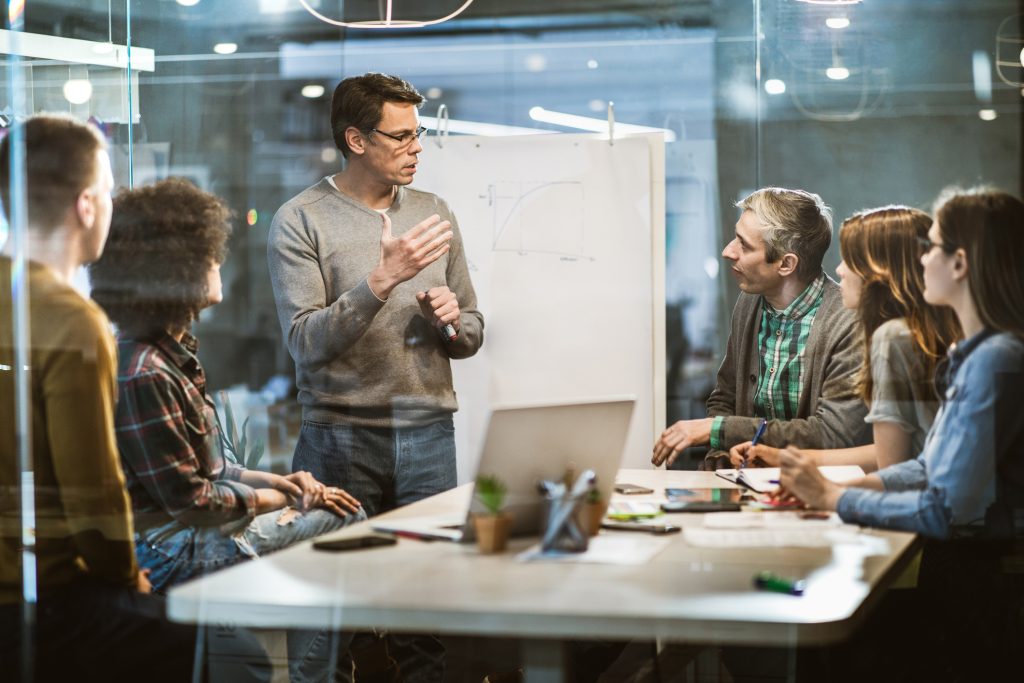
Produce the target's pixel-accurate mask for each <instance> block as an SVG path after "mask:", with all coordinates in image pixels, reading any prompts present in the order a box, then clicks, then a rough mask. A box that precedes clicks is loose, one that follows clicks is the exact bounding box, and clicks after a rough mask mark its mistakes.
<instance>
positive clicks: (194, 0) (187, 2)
mask: <svg viewBox="0 0 1024 683" xmlns="http://www.w3.org/2000/svg"><path fill="white" fill-rule="evenodd" d="M178 4H179V5H182V6H183V7H192V6H193V5H198V4H199V0H178Z"/></svg>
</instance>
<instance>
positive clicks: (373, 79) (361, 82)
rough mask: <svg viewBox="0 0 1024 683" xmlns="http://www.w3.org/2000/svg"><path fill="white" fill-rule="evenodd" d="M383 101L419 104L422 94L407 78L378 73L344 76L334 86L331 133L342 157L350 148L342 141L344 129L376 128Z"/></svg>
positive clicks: (346, 155) (421, 101)
mask: <svg viewBox="0 0 1024 683" xmlns="http://www.w3.org/2000/svg"><path fill="white" fill-rule="evenodd" d="M385 102H406V103H408V104H414V105H416V106H417V107H418V106H420V105H421V104H423V96H422V95H420V94H419V93H418V92H417V91H416V88H414V87H413V86H412V84H411V83H409V82H408V81H406V80H404V79H402V78H399V77H398V76H390V75H388V74H378V73H368V74H363V75H362V76H352V77H351V78H346V79H345V80H343V81H342V82H341V83H339V84H338V87H337V88H335V89H334V97H333V98H332V99H331V134H332V135H333V136H334V144H335V145H336V146H337V147H338V149H339V150H341V153H342V155H343V156H344V157H345V158H346V159H347V158H348V154H349V152H350V151H352V150H350V149H349V147H348V143H347V142H345V131H346V130H348V129H349V128H355V129H357V130H361V131H363V132H364V133H365V132H368V131H369V130H370V129H371V128H374V127H376V125H377V124H378V123H380V119H381V116H383V113H382V112H383V110H384V103H385Z"/></svg>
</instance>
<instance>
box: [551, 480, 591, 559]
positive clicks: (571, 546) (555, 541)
mask: <svg viewBox="0 0 1024 683" xmlns="http://www.w3.org/2000/svg"><path fill="white" fill-rule="evenodd" d="M581 507H583V497H582V496H572V495H569V494H565V495H563V496H560V497H557V498H548V499H547V500H546V501H545V505H544V515H543V517H542V521H541V552H545V553H582V552H586V550H587V544H588V541H589V537H588V535H587V533H586V531H585V530H583V529H581V528H580V523H579V517H580V515H579V514H578V513H579V510H580V509H581Z"/></svg>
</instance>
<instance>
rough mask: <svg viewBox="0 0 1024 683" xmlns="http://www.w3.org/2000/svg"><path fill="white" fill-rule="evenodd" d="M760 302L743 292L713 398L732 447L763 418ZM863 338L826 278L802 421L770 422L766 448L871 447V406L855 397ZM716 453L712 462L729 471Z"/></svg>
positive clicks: (810, 347) (804, 383) (807, 360)
mask: <svg viewBox="0 0 1024 683" xmlns="http://www.w3.org/2000/svg"><path fill="white" fill-rule="evenodd" d="M760 322H761V297H760V296H756V295H752V294H744V293H742V292H741V293H740V296H739V299H738V300H737V301H736V308H734V309H733V312H732V332H731V334H730V335H729V342H728V345H727V347H726V351H725V359H724V360H723V361H722V366H721V367H720V368H719V369H718V382H717V384H716V386H715V389H714V391H712V392H711V396H710V397H709V398H708V403H707V407H708V415H709V416H711V417H714V416H717V415H723V416H725V422H724V423H723V425H722V438H723V440H724V441H725V445H726V447H732V446H735V445H736V444H738V443H742V442H744V441H749V440H750V439H752V438H753V436H754V433H755V432H756V431H757V427H758V425H759V424H760V422H761V420H760V419H759V418H755V417H752V416H753V414H754V389H755V388H756V386H757V376H758V372H759V371H760V361H761V359H760V355H759V353H758V348H757V331H758V327H759V325H760ZM863 343H864V341H863V337H862V335H861V333H860V330H859V326H858V325H857V317H856V315H855V314H854V313H853V311H850V310H847V309H845V308H843V303H842V297H841V295H840V293H839V286H838V285H836V283H835V282H833V281H832V280H830V279H827V278H826V280H825V291H824V294H823V299H822V301H821V308H819V309H818V313H817V314H816V315H815V317H814V323H812V325H811V334H810V336H809V337H808V339H807V348H806V350H805V351H804V359H803V363H804V365H803V371H802V373H801V387H800V404H799V406H798V408H797V419H794V420H788V421H783V420H771V421H769V422H768V429H767V430H766V431H765V434H764V438H763V439H762V443H765V444H767V445H769V446H776V447H782V446H786V445H788V444H792V445H794V446H798V447H801V448H847V447H850V446H860V445H862V444H866V443H871V428H870V426H869V425H867V424H865V422H864V416H865V415H867V406H866V405H865V404H864V401H862V400H861V399H860V397H859V396H858V395H857V391H856V376H857V371H858V370H859V368H860V364H861V359H862V358H863V350H862V349H863V346H862V345H863ZM723 455H727V453H725V452H724V451H711V452H710V453H709V454H708V456H707V460H706V462H707V464H709V465H710V464H712V463H713V464H714V465H716V466H725V467H730V466H731V465H729V464H728V461H727V460H724V459H723V458H721V456H723Z"/></svg>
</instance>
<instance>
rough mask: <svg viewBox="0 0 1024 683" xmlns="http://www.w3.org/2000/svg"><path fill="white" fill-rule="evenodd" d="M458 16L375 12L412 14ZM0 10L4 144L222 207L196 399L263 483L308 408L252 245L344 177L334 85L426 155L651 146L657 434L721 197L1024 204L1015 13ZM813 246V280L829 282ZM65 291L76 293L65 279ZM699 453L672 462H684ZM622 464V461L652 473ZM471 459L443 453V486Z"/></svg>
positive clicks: (694, 358) (11, 376) (35, 4)
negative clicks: (406, 133)
mask: <svg viewBox="0 0 1024 683" xmlns="http://www.w3.org/2000/svg"><path fill="white" fill-rule="evenodd" d="M243 4H244V9H243V8H241V7H240V6H241V5H243ZM458 4H461V3H453V2H445V1H443V0H432V1H431V2H416V3H412V2H407V3H399V2H397V1H396V2H395V3H394V5H395V11H396V13H397V12H398V11H406V12H410V14H408V17H407V18H408V19H410V20H416V21H421V22H427V21H430V20H432V19H434V18H439V17H442V16H444V15H445V14H447V13H448V12H450V11H451V10H452V9H453V6H455V5H458ZM9 5H10V8H11V11H10V13H9V14H10V16H9V18H8V24H7V30H5V31H4V32H3V36H2V37H0V52H3V53H4V61H5V70H4V75H3V80H2V82H0V98H2V102H0V126H3V129H2V131H0V132H2V134H6V133H7V132H8V130H9V125H10V123H11V122H12V121H15V120H19V119H22V118H24V117H25V116H27V115H29V114H32V113H36V112H42V111H51V112H52V111H61V112H69V113H71V114H72V115H74V116H76V117H79V118H81V119H83V120H84V119H89V120H91V121H93V122H94V123H95V124H96V125H97V126H99V128H100V129H101V131H102V132H103V134H104V136H105V137H106V138H107V140H108V143H109V146H110V153H111V158H112V165H113V171H114V177H115V181H116V185H117V187H138V186H142V185H145V184H147V183H150V182H153V181H156V180H159V179H163V178H166V177H169V176H182V177H185V178H187V179H189V180H190V181H192V182H194V183H195V184H196V185H197V186H199V187H200V188H202V189H204V190H207V191H210V192H213V193H215V194H217V195H219V196H220V197H222V198H223V199H224V200H225V201H226V202H227V204H228V205H229V206H230V208H231V209H232V211H233V218H232V224H233V226H234V230H233V233H232V236H231V238H230V245H229V246H230V256H229V257H228V259H227V261H226V262H225V263H224V265H223V269H222V277H223V288H224V302H223V303H222V304H220V305H218V306H216V307H215V308H212V309H208V310H206V311H204V312H203V314H202V315H201V316H200V318H199V320H198V321H196V323H195V324H194V326H193V331H194V333H195V334H196V336H198V337H199V338H200V339H201V340H202V346H201V350H200V359H201V360H202V362H203V364H204V366H205V368H206V370H207V380H208V389H209V390H210V391H211V392H212V393H214V394H216V395H217V396H218V402H219V403H220V404H221V406H222V407H223V404H224V402H225V401H226V402H228V403H230V405H231V408H232V412H233V414H234V417H235V419H236V421H237V423H238V424H239V425H241V424H243V422H246V421H247V428H246V429H247V434H248V435H249V438H250V439H252V440H253V441H259V442H261V443H263V444H264V445H265V451H266V452H265V455H264V457H263V458H262V459H261V460H260V462H259V467H261V468H265V469H270V470H274V471H277V472H287V471H289V467H290V461H291V456H292V452H293V450H294V447H295V442H296V439H297V435H298V427H299V423H300V419H301V411H300V409H299V407H298V405H297V403H296V401H295V386H294V377H295V375H294V372H295V370H294V364H293V362H292V360H291V358H290V356H289V354H288V352H287V350H286V346H285V343H284V340H283V338H282V332H281V329H280V327H279V325H278V322H277V315H276V312H275V306H274V300H273V295H272V291H271V286H270V279H269V275H268V269H267V257H266V251H267V236H268V230H269V226H270V221H271V218H272V217H273V216H274V213H275V212H276V211H277V209H278V208H279V207H280V206H281V205H282V204H283V203H284V202H285V201H287V200H288V199H289V198H291V197H293V196H294V195H296V194H297V193H298V192H300V191H301V190H303V189H304V188H306V187H308V186H310V185H312V184H313V183H315V182H316V181H317V180H319V179H320V178H322V177H324V176H326V175H330V174H332V173H334V172H336V171H338V170H339V169H340V168H341V167H342V164H343V160H342V158H341V155H340V154H339V152H338V150H337V149H336V148H335V147H334V145H333V143H332V140H331V132H330V126H329V113H330V100H331V94H332V92H333V89H334V87H335V86H336V85H337V83H338V82H339V80H340V79H341V78H343V77H346V76H350V75H356V74H361V73H364V72H367V71H381V72H386V73H395V74H399V75H401V76H403V77H404V78H406V79H407V80H409V81H410V82H412V83H413V85H415V86H416V87H417V88H418V89H419V91H420V92H421V93H422V94H423V95H424V97H425V98H426V100H427V101H426V103H425V105H424V106H423V108H422V110H421V119H422V121H423V122H424V123H425V124H426V125H427V127H428V128H430V129H431V131H432V132H430V133H428V136H427V143H426V144H427V146H429V145H430V144H433V143H432V141H431V136H434V137H435V138H436V137H437V133H436V131H437V129H439V128H444V129H445V130H446V131H447V132H448V134H450V135H452V136H457V135H465V134H471V135H486V136H499V137H509V136H515V135H526V134H548V135H559V134H570V133H584V132H592V133H594V134H595V135H602V134H606V131H607V126H608V120H609V118H610V114H611V116H612V117H613V118H614V121H615V125H616V126H618V130H619V134H620V135H621V134H623V133H624V132H628V131H629V129H628V126H635V127H638V128H636V129H635V130H638V131H646V132H656V133H658V134H660V135H662V136H663V138H664V168H663V169H659V170H660V171H661V172H662V177H663V178H664V206H663V211H664V216H663V225H664V245H663V249H660V248H659V253H660V254H661V255H662V256H663V260H664V263H663V292H662V295H663V301H664V343H663V344H660V345H656V348H658V349H659V350H662V352H663V353H664V358H663V359H659V362H658V363H657V364H656V367H657V368H658V369H659V370H660V372H661V375H660V376H659V377H656V378H654V383H655V385H657V386H663V387H664V388H663V390H662V391H661V396H662V397H663V400H664V408H663V410H664V412H663V413H661V414H662V415H663V417H664V421H665V423H666V424H671V423H672V422H674V421H675V420H678V419H685V418H690V417H703V416H704V401H705V399H706V398H707V395H708V393H709V392H710V390H711V388H712V387H713V385H714V380H715V373H716V371H717V368H718V365H719V363H720V362H721V358H722V353H723V349H724V345H725V342H726V338H727V336H728V334H729V330H730V326H729V320H730V314H731V311H732V305H733V302H734V301H735V298H736V294H737V289H736V286H735V281H734V280H733V278H732V277H731V276H730V273H729V269H728V267H727V266H728V264H727V263H726V262H725V261H723V259H722V257H721V250H722V248H723V246H724V245H725V243H727V242H728V241H729V240H730V239H731V238H732V234H733V224H734V222H735V220H736V218H737V217H738V212H737V209H736V208H735V206H734V205H735V202H736V201H737V200H739V199H740V198H742V197H743V196H745V195H746V194H747V193H749V192H750V191H752V190H754V189H756V188H758V187H762V186H768V185H771V186H782V187H799V188H804V189H807V190H811V191H814V192H817V193H818V194H820V195H821V196H822V197H823V198H824V199H825V201H826V203H827V204H829V205H830V206H831V207H833V209H834V212H835V217H836V225H838V224H839V223H840V222H841V220H842V219H843V218H844V217H846V216H848V215H850V214H851V213H853V212H854V211H856V210H858V209H862V208H867V207H873V206H881V205H884V204H890V203H901V204H909V205H912V206H917V207H920V208H923V209H928V208H929V207H930V203H931V201H932V200H933V199H934V198H935V196H936V195H937V194H938V192H939V191H940V190H941V189H942V188H943V187H945V186H947V185H950V184H959V185H974V184H979V183H988V184H993V185H996V186H999V187H1001V188H1003V189H1006V190H1008V191H1010V192H1012V193H1016V194H1020V193H1021V191H1022V161H1021V159H1022V154H1021V152H1022V134H1024V133H1022V119H1021V101H1022V94H1024V90H1022V88H1024V51H1022V48H1024V38H1022V37H1021V36H1022V35H1024V28H1022V15H1024V7H1022V3H1021V2H1019V1H1018V0H978V1H976V2H971V3H964V2H959V1H958V0H893V1H890V2H874V1H872V0H864V1H863V2H859V1H857V0H753V1H752V2H731V1H726V0H657V1H654V2H652V1H650V0H646V1H640V0H600V1H595V0H526V1H520V2H509V1H503V0H477V1H476V2H474V3H472V4H471V5H470V6H469V7H468V8H467V9H466V10H465V11H464V12H463V13H461V14H459V15H458V16H456V17H453V18H451V19H450V20H448V21H444V22H442V23H436V24H431V25H427V26H422V27H406V28H385V29H380V28H366V27H365V26H364V27H358V26H356V27H352V26H339V25H337V24H336V23H332V22H331V21H325V20H324V19H331V20H336V21H340V22H347V23H353V22H360V21H373V20H377V19H379V16H378V14H377V13H378V5H379V3H377V2H341V1H335V0H309V1H308V2H306V3H300V2H299V1H298V0H258V1H257V0H254V1H253V2H248V3H238V2H235V1H234V0H188V1H187V2H186V1H185V0H176V1H175V0H161V1H160V2H153V1H151V0H76V1H74V2H72V1H70V0H38V1H30V2H27V3H16V2H12V3H9ZM389 5H390V3H389ZM307 6H308V7H307ZM311 10H312V11H311ZM22 12H23V13H22ZM317 14H319V15H320V16H317ZM403 17H405V15H403ZM12 148H13V150H14V152H13V154H12V157H11V161H12V168H13V169H14V173H13V176H14V180H13V181H12V184H11V188H10V190H11V195H10V196H11V197H12V206H11V207H8V208H9V214H10V216H11V221H10V223H8V222H7V221H4V222H3V223H2V224H0V243H3V244H4V253H5V254H6V255H8V256H9V257H11V258H12V259H13V262H14V263H16V264H17V263H20V262H22V261H23V260H24V259H26V258H27V259H31V258H32V254H31V253H26V251H25V245H26V242H25V240H24V230H26V226H25V222H24V221H25V216H24V212H23V211H22V210H21V207H20V206H19V205H18V200H19V197H22V196H23V192H24V188H23V187H22V186H21V185H20V184H19V181H18V177H19V173H18V170H17V169H19V168H20V164H22V163H23V160H22V158H21V156H20V151H19V145H18V144H17V140H14V144H13V145H12ZM453 209H454V211H455V212H456V214H458V213H459V210H460V207H458V206H453ZM463 228H464V229H468V228H467V227H466V226H463ZM832 244H833V246H832V247H831V249H830V250H829V253H828V255H827V256H826V262H825V268H826V271H827V272H828V273H829V274H830V275H833V277H834V269H835V267H836V265H837V263H838V245H837V240H833V243H832ZM13 272H14V275H13V276H12V277H13V279H12V281H11V282H4V283H0V288H2V290H4V291H3V293H4V294H6V295H7V296H6V297H5V298H4V299H3V300H4V301H10V302H11V304H10V305H9V306H8V307H5V308H3V312H4V315H7V316H11V320H12V321H13V322H12V323H11V324H9V325H7V326H3V325H0V329H13V330H14V334H13V336H11V337H10V338H7V339H2V340H0V347H2V350H3V353H4V356H3V358H5V359H19V358H20V359H22V360H24V358H25V356H24V355H23V354H24V348H23V347H24V345H25V344H27V343H29V340H28V338H27V336H26V335H25V333H24V330H25V328H26V325H27V323H28V312H27V309H26V304H25V302H26V299H25V298H24V284H25V283H24V279H23V278H22V274H21V270H19V269H18V268H15V269H14V271H13ZM76 286H77V287H78V288H79V289H80V290H81V291H82V292H83V293H85V294H88V292H89V288H90V285H89V281H88V278H87V276H86V275H85V274H84V273H83V274H81V275H79V277H78V278H77V280H76ZM484 315H485V317H486V315H487V312H486V311H484ZM2 363H3V365H2V366H0V376H5V377H6V379H5V380H4V381H3V382H0V392H2V396H0V399H2V401H3V404H4V411H5V412H6V413H8V414H9V416H12V417H9V418H8V419H12V420H13V422H11V424H13V425H17V427H18V428H17V431H16V435H15V436H16V438H15V439H13V440H11V441H12V443H13V444H14V445H15V446H16V448H15V451H14V454H21V457H20V458H17V457H16V458H14V459H13V460H11V459H9V458H8V455H9V446H8V445H7V444H6V443H5V445H4V451H3V455H4V460H3V462H2V463H0V467H3V468H4V469H5V472H4V474H3V476H2V477H0V482H3V483H4V485H5V486H6V487H7V488H8V490H7V491H5V492H3V496H2V498H0V499H2V500H3V505H4V509H3V510H2V511H0V512H2V515H3V516H4V518H5V519H6V520H8V522H9V521H10V520H11V519H18V520H20V523H19V525H18V528H19V529H20V530H21V532H22V533H20V534H19V535H20V537H22V538H23V539H25V541H26V552H25V553H24V554H23V557H24V558H25V565H24V567H25V576H26V578H25V580H24V594H23V597H24V598H25V599H26V600H27V601H28V602H29V603H31V602H32V600H33V599H34V594H33V587H32V586H33V581H32V573H33V571H34V565H33V564H32V555H31V552H30V550H31V538H32V532H33V519H32V514H33V510H32V500H31V496H26V495H25V494H26V492H27V491H29V490H30V487H29V486H27V484H28V483H29V482H31V481H32V477H31V471H32V462H31V458H29V457H28V450H26V448H27V447H26V444H27V443H28V440H29V438H30V436H29V434H28V433H27V430H28V425H29V424H30V423H31V412H30V411H31V401H32V397H31V390H32V387H31V382H30V381H29V377H28V375H27V374H26V375H25V376H21V377H20V379H17V380H15V377H16V376H18V373H17V367H18V362H16V361H13V360H12V361H7V360H5V361H2ZM595 372H599V370H597V369H595ZM5 424H6V423H5ZM4 438H8V437H4ZM8 440H10V439H8ZM700 455H701V454H700V453H694V454H692V455H691V457H689V458H681V459H680V461H679V465H677V466H682V467H687V468H693V467H695V466H696V463H697V462H698V460H699V458H700ZM633 456H634V460H632V461H630V462H632V463H633V466H638V465H637V463H640V462H642V461H643V460H644V459H645V458H646V457H647V456H646V454H639V455H637V454H633ZM473 457H475V454H461V453H460V480H461V481H465V480H466V479H467V478H468V477H470V476H472V473H473V469H472V464H473V463H472V458H473ZM23 484H25V486H23Z"/></svg>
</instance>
